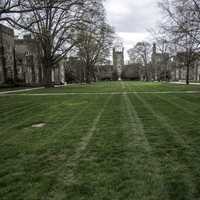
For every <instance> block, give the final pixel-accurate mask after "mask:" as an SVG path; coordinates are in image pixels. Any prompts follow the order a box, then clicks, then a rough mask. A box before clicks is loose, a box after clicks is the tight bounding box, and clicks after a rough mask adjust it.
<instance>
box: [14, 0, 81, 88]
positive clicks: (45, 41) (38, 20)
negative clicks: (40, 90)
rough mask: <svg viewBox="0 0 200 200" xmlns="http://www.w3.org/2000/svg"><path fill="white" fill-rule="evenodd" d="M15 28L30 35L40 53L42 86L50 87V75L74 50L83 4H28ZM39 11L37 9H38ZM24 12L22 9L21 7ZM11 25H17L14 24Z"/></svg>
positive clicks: (75, 0)
mask: <svg viewBox="0 0 200 200" xmlns="http://www.w3.org/2000/svg"><path fill="white" fill-rule="evenodd" d="M25 6H26V8H29V9H30V11H29V12H22V13H20V14H21V16H22V17H21V18H20V20H19V21H17V25H18V26H19V27H21V28H23V29H24V30H27V31H29V32H31V33H32V34H33V35H34V38H35V39H36V40H38V42H39V44H40V48H41V49H42V55H41V57H42V62H43V69H44V82H45V85H46V86H51V85H52V83H51V71H52V68H53V67H54V66H56V65H57V64H58V62H59V61H60V60H61V59H63V58H64V57H65V56H66V55H67V53H68V52H69V51H70V50H71V49H72V48H73V47H74V46H75V43H76V41H75V40H74V35H75V31H76V29H77V28H78V25H79V24H80V21H81V16H82V14H83V8H84V1H83V0H67V1H66V0H43V1H41V0H28V1H26V3H25ZM39 8H40V9H39ZM20 9H21V10H22V11H23V9H24V7H20ZM10 23H11V24H12V23H13V25H16V21H14V22H12V21H10Z"/></svg>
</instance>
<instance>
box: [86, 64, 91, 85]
mask: <svg viewBox="0 0 200 200" xmlns="http://www.w3.org/2000/svg"><path fill="white" fill-rule="evenodd" d="M85 69H86V73H85V75H86V83H88V84H90V83H91V76H90V74H91V69H90V64H86V68H85Z"/></svg>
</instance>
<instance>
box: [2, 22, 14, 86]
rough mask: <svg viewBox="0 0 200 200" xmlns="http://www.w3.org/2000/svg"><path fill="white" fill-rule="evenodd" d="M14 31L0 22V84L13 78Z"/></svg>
mask: <svg viewBox="0 0 200 200" xmlns="http://www.w3.org/2000/svg"><path fill="white" fill-rule="evenodd" d="M14 62H15V60H14V31H13V30H12V29H10V28H8V27H6V26H4V25H2V24H0V84H3V83H10V82H12V81H13V80H14V78H15V77H14V76H15V74H14V71H15V69H14Z"/></svg>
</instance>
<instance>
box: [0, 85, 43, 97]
mask: <svg viewBox="0 0 200 200" xmlns="http://www.w3.org/2000/svg"><path fill="white" fill-rule="evenodd" d="M43 88H44V87H37V88H28V89H20V90H10V91H4V92H0V95H1V94H12V93H18V92H27V91H32V90H39V89H43Z"/></svg>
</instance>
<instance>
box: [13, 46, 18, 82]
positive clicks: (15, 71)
mask: <svg viewBox="0 0 200 200" xmlns="http://www.w3.org/2000/svg"><path fill="white" fill-rule="evenodd" d="M13 58H14V66H13V68H14V83H15V84H17V81H18V80H17V79H18V72H17V62H16V54H15V48H13Z"/></svg>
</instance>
